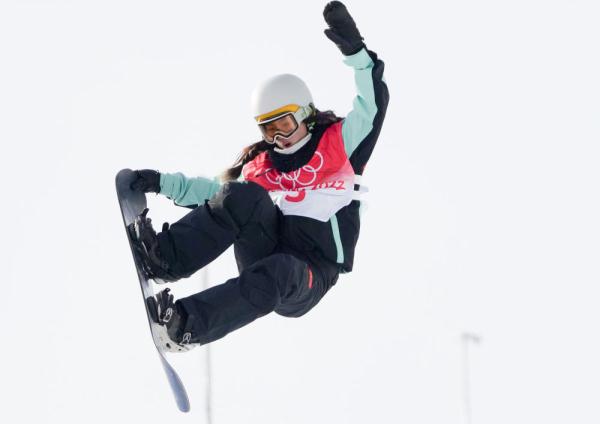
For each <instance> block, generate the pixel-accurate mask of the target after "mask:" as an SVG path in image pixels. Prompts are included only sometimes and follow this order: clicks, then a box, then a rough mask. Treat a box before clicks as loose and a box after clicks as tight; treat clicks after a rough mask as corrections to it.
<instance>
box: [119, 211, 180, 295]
mask: <svg viewBox="0 0 600 424" xmlns="http://www.w3.org/2000/svg"><path fill="white" fill-rule="evenodd" d="M148 211H149V209H148V208H145V209H144V211H143V212H142V213H141V214H140V215H138V216H137V217H136V218H135V220H134V221H133V222H132V223H131V224H129V225H128V226H127V230H128V231H129V235H130V236H131V239H132V240H133V242H134V243H133V244H134V247H135V251H136V255H137V257H138V258H139V260H140V263H141V265H142V270H143V272H144V273H145V276H146V278H148V279H153V280H154V282H155V283H157V284H164V283H168V282H173V281H177V280H178V278H177V277H175V276H174V275H172V274H171V273H170V272H169V264H168V263H167V262H166V261H165V260H164V259H163V258H162V256H161V254H160V250H159V246H158V237H157V235H156V231H154V228H152V220H151V219H150V218H148V217H147V216H146V215H147V214H148ZM165 227H166V228H168V224H167V223H165ZM166 228H164V227H163V230H164V229H166Z"/></svg>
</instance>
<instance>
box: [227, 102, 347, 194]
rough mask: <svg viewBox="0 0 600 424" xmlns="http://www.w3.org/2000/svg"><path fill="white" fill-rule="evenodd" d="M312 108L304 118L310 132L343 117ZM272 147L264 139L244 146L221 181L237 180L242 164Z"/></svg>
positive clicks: (329, 111) (328, 111)
mask: <svg viewBox="0 0 600 424" xmlns="http://www.w3.org/2000/svg"><path fill="white" fill-rule="evenodd" d="M314 110H315V112H314V113H313V114H312V115H311V116H309V117H308V118H306V119H305V120H304V122H305V123H306V126H307V127H308V130H309V131H311V132H312V131H313V129H314V128H315V127H316V126H325V127H328V126H329V125H331V124H334V123H336V122H338V121H341V120H342V119H343V118H340V117H339V116H337V115H336V114H335V113H334V112H333V111H331V110H326V111H324V112H321V111H320V110H318V109H316V108H315V109H314ZM272 148H273V145H272V144H269V143H267V142H266V141H265V140H260V141H257V142H256V143H253V144H251V145H249V146H246V147H244V148H243V149H242V152H241V153H240V154H239V156H238V157H237V159H236V160H235V162H234V163H233V166H232V167H231V168H229V169H227V170H225V172H223V174H221V181H223V182H227V181H234V180H237V179H238V178H239V177H240V174H241V173H242V168H243V167H244V165H246V164H247V163H248V162H250V161H251V160H252V159H254V158H255V157H257V156H258V155H259V154H261V153H262V152H265V151H267V150H270V149H272Z"/></svg>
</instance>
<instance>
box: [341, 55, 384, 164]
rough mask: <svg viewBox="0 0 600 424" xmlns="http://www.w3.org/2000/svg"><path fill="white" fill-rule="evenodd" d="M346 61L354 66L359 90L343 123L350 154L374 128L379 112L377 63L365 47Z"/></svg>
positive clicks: (347, 150) (343, 135) (346, 146)
mask: <svg viewBox="0 0 600 424" xmlns="http://www.w3.org/2000/svg"><path fill="white" fill-rule="evenodd" d="M344 63H345V64H346V65H348V66H351V67H352V68H354V81H355V84H356V91H357V94H356V97H355V98H354V101H353V103H352V110H351V111H350V112H349V113H348V115H347V116H346V119H344V122H343V123H342V137H343V139H344V147H345V148H346V154H347V155H348V156H350V155H352V153H353V152H354V150H355V149H356V148H357V147H358V145H359V144H360V142H361V141H362V140H363V139H364V138H365V137H366V136H367V135H368V134H369V133H370V132H371V130H372V129H373V121H374V119H375V115H376V114H377V105H376V103H375V89H374V84H373V75H372V70H373V66H374V65H375V64H374V62H373V60H372V59H371V57H370V56H369V54H368V53H367V50H366V49H364V48H363V49H362V50H361V51H359V52H358V53H356V54H353V55H352V56H346V57H345V59H344Z"/></svg>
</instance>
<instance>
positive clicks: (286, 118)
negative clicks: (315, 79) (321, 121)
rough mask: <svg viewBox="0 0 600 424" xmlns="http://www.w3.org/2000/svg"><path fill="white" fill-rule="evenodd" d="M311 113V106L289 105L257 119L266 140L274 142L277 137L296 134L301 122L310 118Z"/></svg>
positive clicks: (270, 142)
mask: <svg viewBox="0 0 600 424" xmlns="http://www.w3.org/2000/svg"><path fill="white" fill-rule="evenodd" d="M310 113H311V108H310V107H300V106H298V105H288V106H284V107H282V108H280V109H277V110H276V111H273V112H271V113H269V114H267V115H262V116H259V117H257V118H256V120H257V121H258V128H260V131H261V133H262V135H263V138H264V140H265V141H266V142H267V143H269V144H273V143H275V141H276V138H277V137H281V138H287V137H289V136H291V135H292V134H294V133H295V132H296V130H297V129H298V127H299V126H300V122H302V121H304V120H305V119H306V118H308V117H309V116H310Z"/></svg>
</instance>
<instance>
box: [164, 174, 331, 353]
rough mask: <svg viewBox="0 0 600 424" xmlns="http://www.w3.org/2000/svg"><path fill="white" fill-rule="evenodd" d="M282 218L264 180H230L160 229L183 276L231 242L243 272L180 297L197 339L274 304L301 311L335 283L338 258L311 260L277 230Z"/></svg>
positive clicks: (167, 255) (168, 256)
mask: <svg viewBox="0 0 600 424" xmlns="http://www.w3.org/2000/svg"><path fill="white" fill-rule="evenodd" d="M283 219H285V218H284V216H283V215H282V214H281V211H280V210H279V208H278V207H277V206H275V205H274V204H273V202H272V200H271V198H270V197H269V194H268V193H267V191H266V190H265V189H263V188H262V187H261V186H260V185H258V184H256V183H253V182H229V183H226V184H224V185H223V187H222V188H221V190H220V191H219V192H218V193H217V194H216V195H215V196H214V197H213V198H212V199H210V200H208V201H206V202H205V204H204V205H199V206H198V207H197V208H195V209H193V210H192V211H191V212H189V213H188V214H187V215H185V216H184V217H183V218H182V219H180V220H179V221H177V222H175V223H173V224H172V225H171V226H170V228H169V229H166V230H165V231H163V232H161V233H159V234H158V241H159V249H160V252H161V255H162V256H163V258H164V259H165V260H166V261H167V263H168V264H169V267H170V271H171V273H173V274H174V275H175V276H178V277H181V278H183V277H189V276H190V275H192V274H193V273H194V272H196V271H198V270H199V269H201V268H202V267H204V266H206V265H207V264H209V263H210V262H212V261H213V260H214V259H216V258H217V257H218V256H219V255H220V254H221V253H223V252H224V251H225V250H226V249H227V248H228V247H229V246H231V245H232V244H233V246H234V253H235V257H236V261H237V265H238V270H239V272H240V274H239V276H238V277H236V278H232V279H230V280H228V281H227V282H225V283H223V284H220V285H217V286H214V287H211V288H209V289H207V290H204V291H202V292H199V293H197V294H194V295H192V296H189V297H186V298H182V299H179V300H178V301H177V307H178V309H179V310H182V315H183V318H184V328H183V331H184V332H191V334H192V339H191V342H192V343H201V344H206V343H210V342H212V341H215V340H217V339H220V338H221V337H223V336H225V335H226V334H228V333H230V332H232V331H234V330H236V329H238V328H240V327H243V326H244V325H246V324H249V323H250V322H252V321H254V320H255V319H257V318H259V317H261V316H264V315H266V314H268V313H270V312H272V311H275V312H276V313H278V314H280V315H283V316H286V317H299V316H301V315H304V314H305V313H306V312H308V311H309V310H310V309H312V308H313V307H314V306H315V305H316V304H317V303H318V302H319V301H320V300H321V298H322V297H323V296H324V295H325V293H327V291H328V290H329V289H330V288H331V287H332V286H333V285H334V284H335V283H336V281H337V278H338V275H339V269H338V267H337V265H336V264H332V263H330V262H328V261H325V260H323V261H318V260H315V259H314V258H311V259H309V258H308V257H307V256H306V255H304V254H303V252H297V251H295V250H294V249H293V247H291V246H290V244H293V243H289V242H288V241H286V240H284V239H282V238H281V237H280V231H279V228H280V225H281V221H282V220H283Z"/></svg>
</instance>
